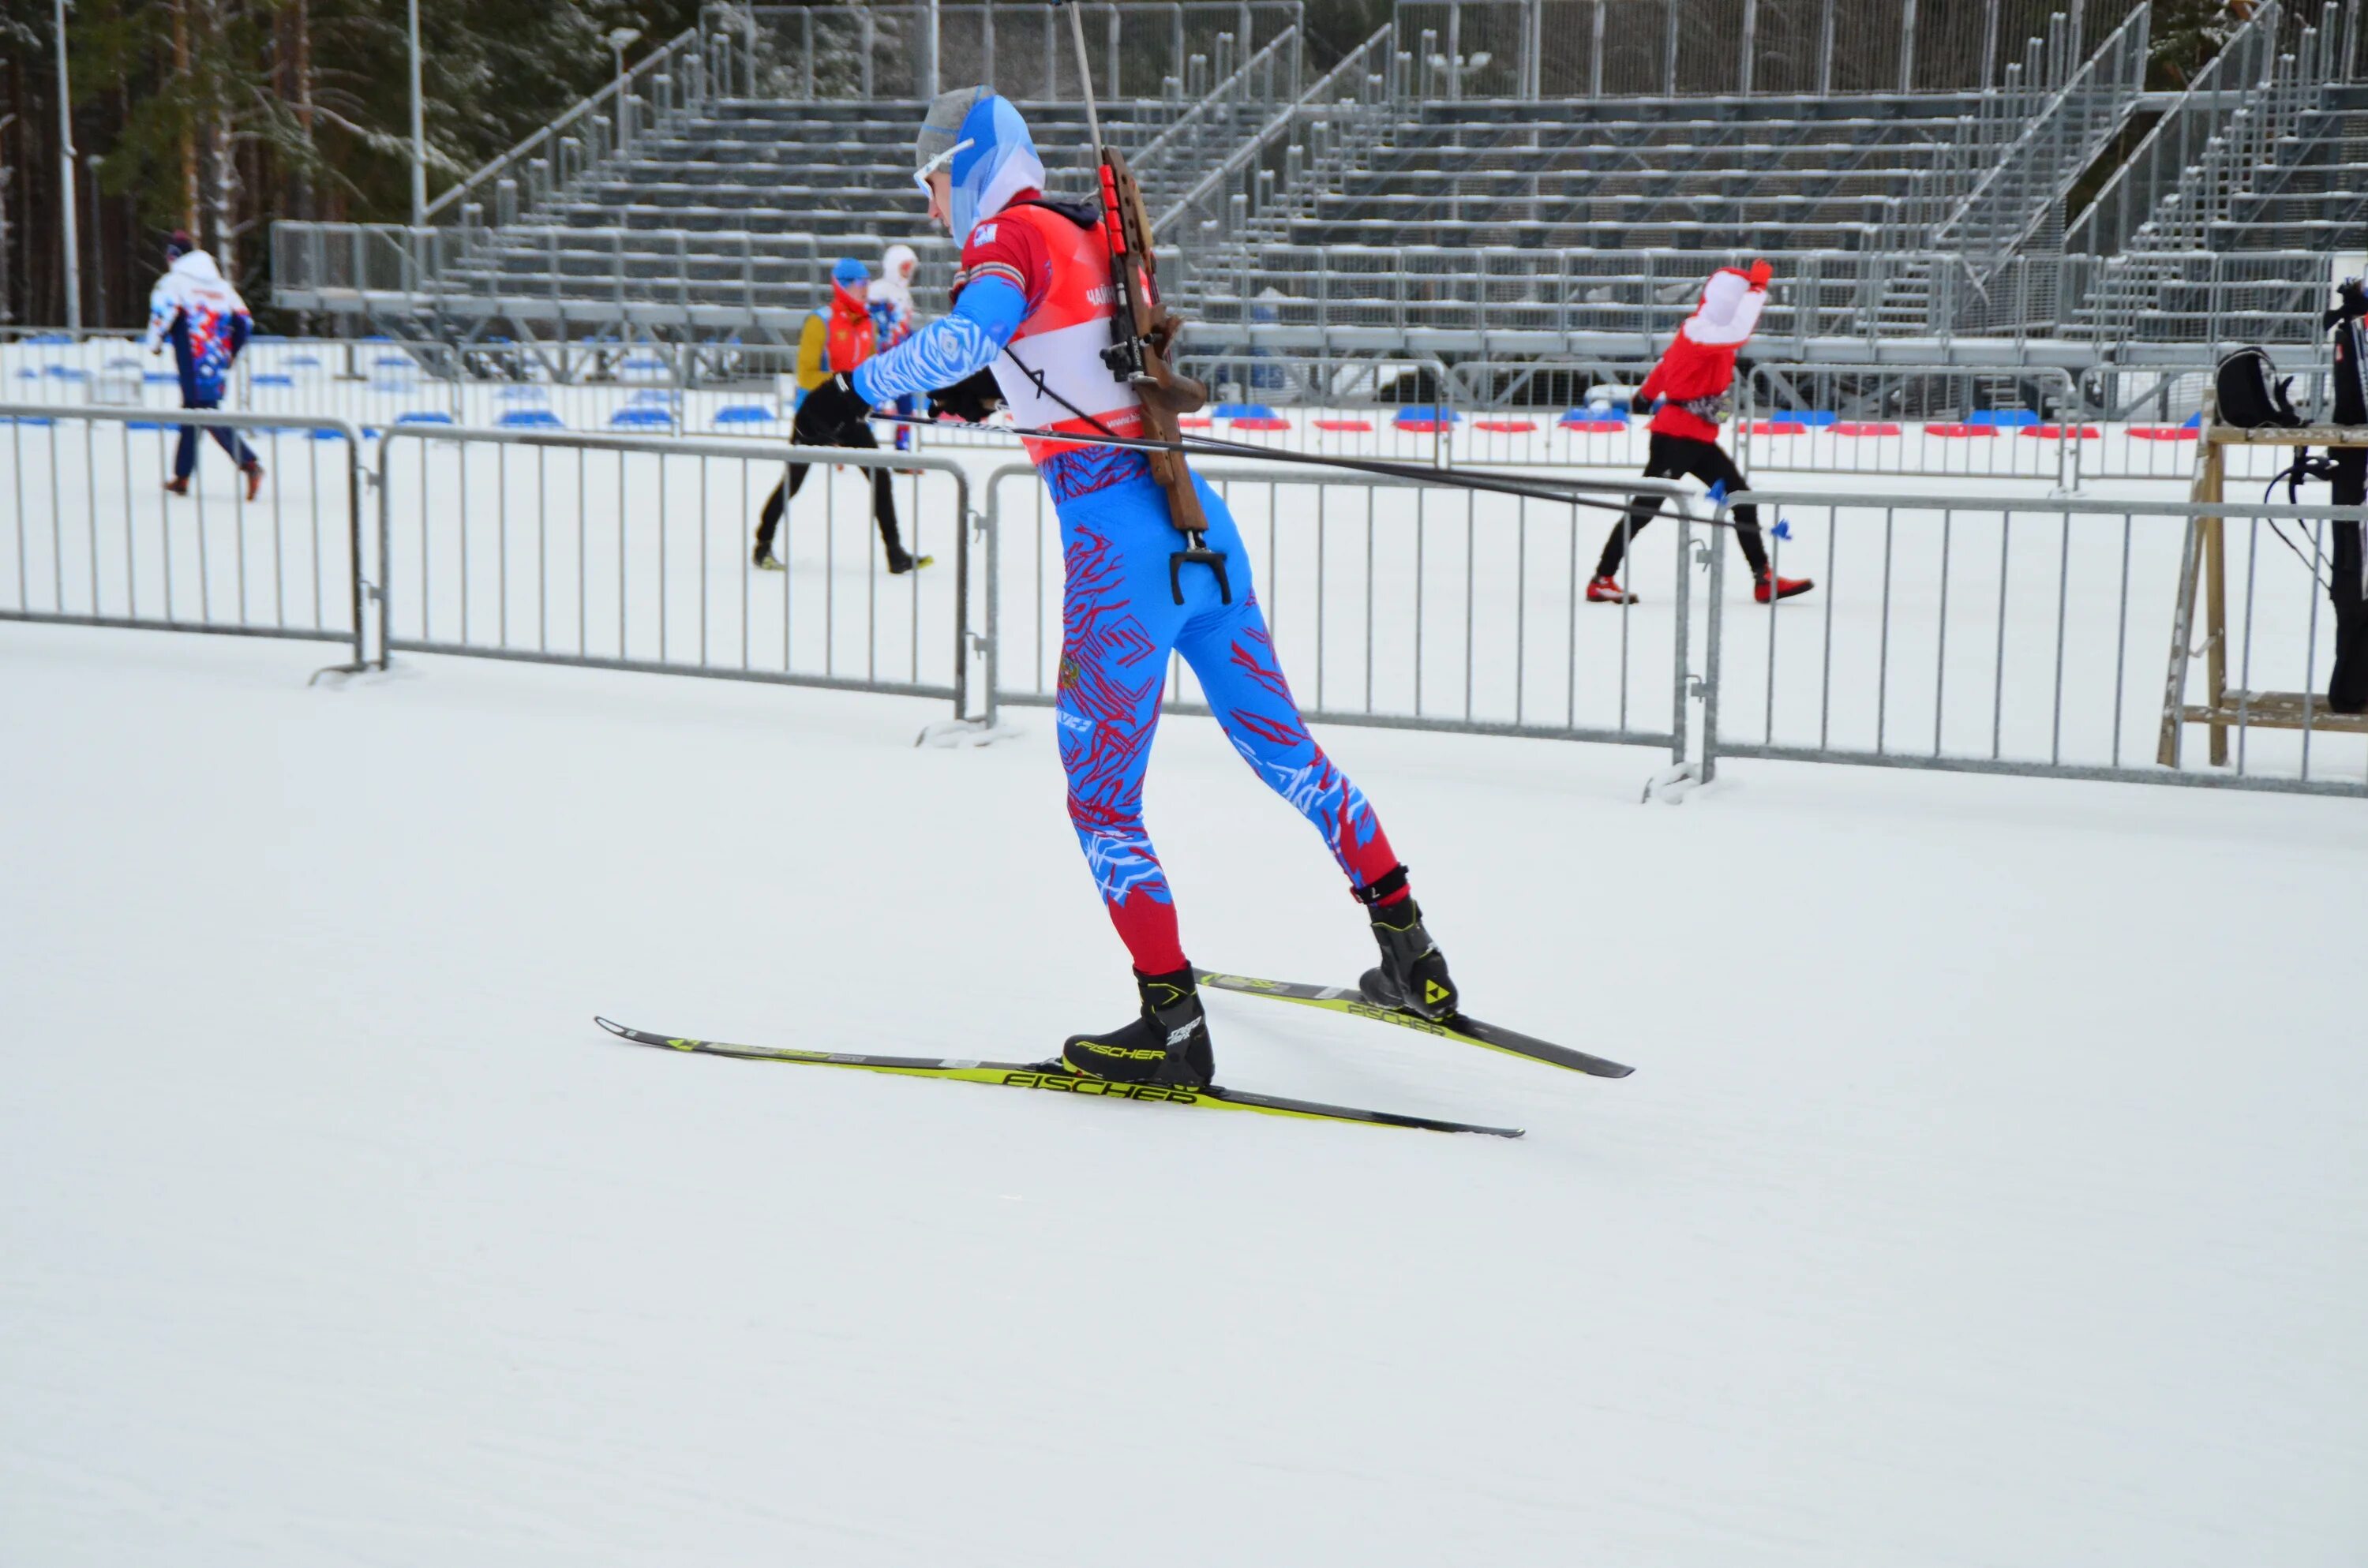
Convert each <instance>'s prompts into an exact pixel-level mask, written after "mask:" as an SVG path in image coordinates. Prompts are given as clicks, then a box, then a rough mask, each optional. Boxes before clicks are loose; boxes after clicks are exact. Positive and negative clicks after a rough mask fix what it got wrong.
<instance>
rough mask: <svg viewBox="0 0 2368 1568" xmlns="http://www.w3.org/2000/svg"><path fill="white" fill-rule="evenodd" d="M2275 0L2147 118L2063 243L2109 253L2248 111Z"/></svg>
mask: <svg viewBox="0 0 2368 1568" xmlns="http://www.w3.org/2000/svg"><path fill="white" fill-rule="evenodd" d="M2281 14H2282V6H2280V3H2279V0H2262V4H2261V6H2260V9H2259V10H2257V11H2255V12H2254V13H2253V15H2252V17H2251V18H2250V19H2249V20H2248V21H2247V22H2246V23H2245V24H2244V25H2243V26H2241V27H2239V28H2237V31H2236V32H2235V33H2234V34H2232V35H2231V36H2230V37H2229V39H2228V41H2227V42H2226V43H2225V44H2223V45H2222V46H2221V48H2220V52H2219V53H2217V54H2215V55H2214V56H2213V57H2212V58H2211V59H2210V60H2209V61H2207V62H2205V63H2204V66H2203V70H2201V71H2199V72H2197V73H2196V74H2195V79H2194V80H2193V81H2192V82H2191V83H2189V84H2188V87H2187V90H2186V91H2185V92H2184V93H2182V94H2180V97H2179V101H2178V103H2176V104H2175V105H2173V106H2172V107H2171V108H2170V109H2169V111H2168V112H2166V113H2165V114H2164V115H2163V116H2162V118H2161V119H2157V121H2155V125H2154V129H2153V130H2151V131H2147V132H2146V139H2145V140H2144V141H2142V142H2139V143H2138V145H2137V150H2136V151H2135V152H2134V153H2131V154H2130V156H2129V158H2128V159H2127V160H2126V161H2125V162H2123V164H2122V165H2121V166H2120V167H2119V168H2117V169H2115V170H2114V171H2113V173H2112V177H2111V178H2110V179H2108V180H2106V182H2105V185H2104V188H2103V189H2101V190H2100V191H2099V192H2098V193H2097V198H2096V199H2095V200H2094V201H2092V202H2091V203H2089V207H2088V208H2087V210H2084V211H2083V212H2082V213H2081V214H2080V216H2079V217H2078V219H2076V220H2074V221H2073V222H2072V224H2071V226H2070V227H2068V228H2067V229H2066V230H2065V232H2064V248H2065V249H2066V250H2067V251H2081V252H2085V253H2087V254H2089V255H2091V256H2115V255H2118V254H2120V253H2121V251H2122V250H2123V249H2124V248H2125V247H2126V246H2127V245H2128V244H2129V243H2130V241H2131V239H2132V238H2133V237H2134V236H2135V234H2136V233H2137V231H2138V227H2139V225H2140V224H2142V223H2145V222H2146V221H2147V220H2148V219H2150V218H2151V217H2153V215H2154V214H2155V212H2156V210H2157V209H2158V208H2160V207H2162V206H2163V205H2164V204H2165V203H2166V202H2169V200H2171V199H2173V198H2174V197H2175V196H2176V195H2177V193H2178V192H2179V190H2180V184H2181V181H2182V179H2183V178H2184V176H2186V174H2187V171H2188V170H2190V169H2192V168H2194V167H2195V166H2196V165H2198V164H2199V163H2200V162H2201V161H2202V160H2203V156H2204V154H2205V152H2206V150H2207V149H2208V148H2209V147H2210V146H2211V145H2212V144H2213V142H2214V140H2215V139H2224V138H2226V135H2227V133H2228V131H2229V129H2230V127H2231V126H2232V125H2233V124H2235V123H2236V121H2237V119H2238V118H2239V117H2240V116H2242V115H2244V114H2246V113H2248V112H2249V111H2250V110H2251V108H2252V107H2253V105H2254V103H2255V101H2256V98H2257V97H2258V95H2259V94H2260V91H2261V90H2262V89H2263V87H2265V86H2266V85H2268V82H2269V79H2270V73H2271V68H2272V67H2273V66H2274V65H2275V64H2276V62H2277V34H2278V21H2279V18H2280V16H2281Z"/></svg>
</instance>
